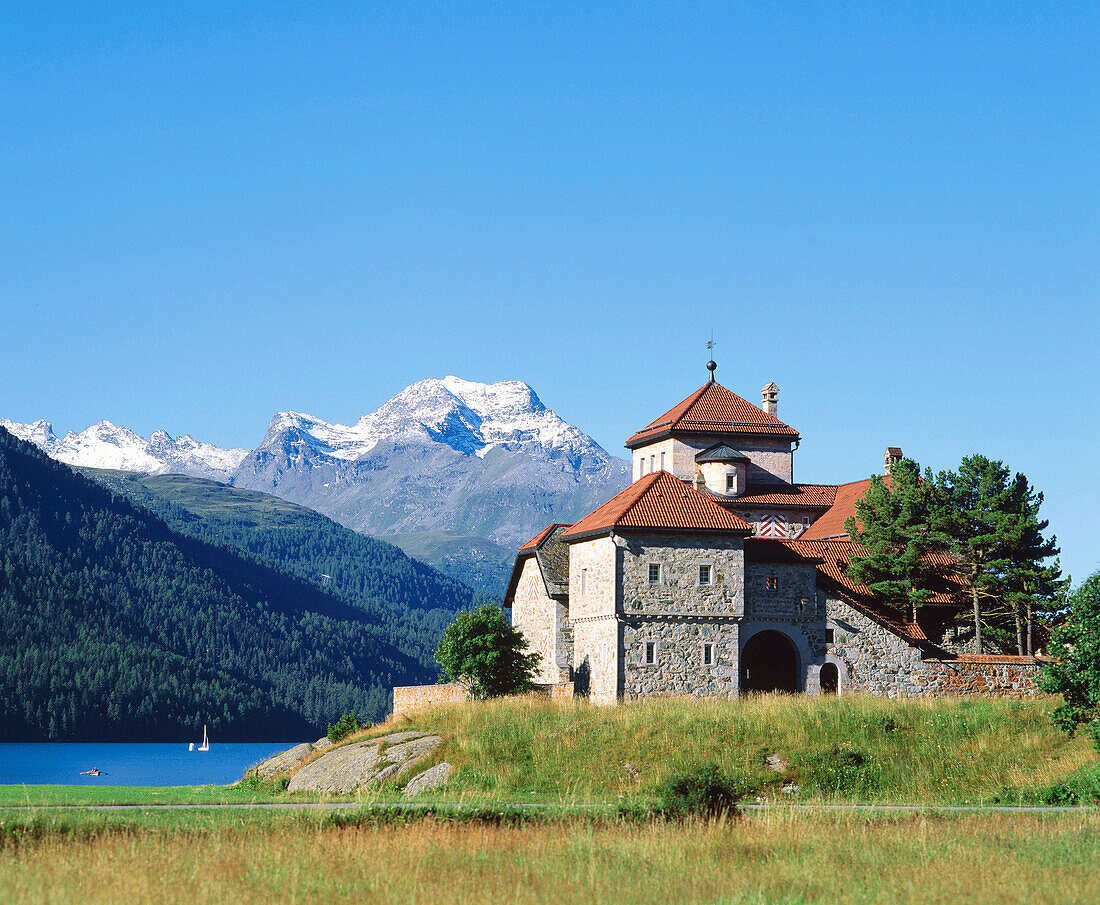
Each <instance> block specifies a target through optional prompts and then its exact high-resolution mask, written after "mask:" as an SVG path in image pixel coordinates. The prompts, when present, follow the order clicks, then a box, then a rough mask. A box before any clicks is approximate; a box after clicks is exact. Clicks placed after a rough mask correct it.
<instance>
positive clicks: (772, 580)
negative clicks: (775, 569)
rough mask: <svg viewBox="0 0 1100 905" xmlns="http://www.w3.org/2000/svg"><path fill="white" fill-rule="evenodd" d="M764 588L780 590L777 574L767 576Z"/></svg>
mask: <svg viewBox="0 0 1100 905" xmlns="http://www.w3.org/2000/svg"><path fill="white" fill-rule="evenodd" d="M764 588H765V589H766V590H768V591H778V590H779V578H778V577H776V576H775V575H769V576H768V577H767V578H765V579H764Z"/></svg>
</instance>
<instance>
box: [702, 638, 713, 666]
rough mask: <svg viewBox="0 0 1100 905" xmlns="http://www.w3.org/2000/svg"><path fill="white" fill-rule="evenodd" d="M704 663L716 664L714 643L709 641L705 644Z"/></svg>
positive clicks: (705, 664)
mask: <svg viewBox="0 0 1100 905" xmlns="http://www.w3.org/2000/svg"><path fill="white" fill-rule="evenodd" d="M703 665H704V666H713V665H714V644H712V643H711V642H709V641H708V642H707V643H706V644H704V645H703Z"/></svg>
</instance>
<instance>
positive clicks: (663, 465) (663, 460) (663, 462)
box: [661, 453, 665, 471]
mask: <svg viewBox="0 0 1100 905" xmlns="http://www.w3.org/2000/svg"><path fill="white" fill-rule="evenodd" d="M664 470H665V454H664V453H661V471H664Z"/></svg>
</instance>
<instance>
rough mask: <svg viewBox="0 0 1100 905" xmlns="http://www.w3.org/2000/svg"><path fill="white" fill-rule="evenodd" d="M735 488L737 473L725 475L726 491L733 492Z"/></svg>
mask: <svg viewBox="0 0 1100 905" xmlns="http://www.w3.org/2000/svg"><path fill="white" fill-rule="evenodd" d="M736 489H737V475H735V474H728V475H726V493H733V492H734V491H735V490H736Z"/></svg>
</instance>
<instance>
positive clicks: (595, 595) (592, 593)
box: [569, 537, 618, 621]
mask: <svg viewBox="0 0 1100 905" xmlns="http://www.w3.org/2000/svg"><path fill="white" fill-rule="evenodd" d="M617 567H618V552H617V548H616V546H615V541H613V540H612V539H611V538H610V537H597V538H594V539H593V540H587V541H578V542H576V543H572V544H570V545H569V617H570V618H571V619H572V620H574V621H576V620H577V619H583V618H585V617H586V616H602V615H606V614H609V613H614V612H615V603H616V584H615V578H616V574H617Z"/></svg>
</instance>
